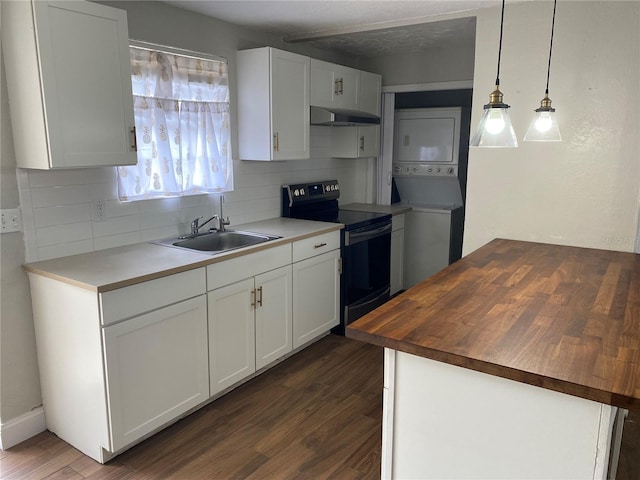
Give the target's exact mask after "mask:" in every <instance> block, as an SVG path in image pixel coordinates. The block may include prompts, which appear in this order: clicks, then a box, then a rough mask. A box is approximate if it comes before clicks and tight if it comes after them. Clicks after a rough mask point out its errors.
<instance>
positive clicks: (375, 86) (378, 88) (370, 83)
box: [359, 72, 382, 117]
mask: <svg viewBox="0 0 640 480" xmlns="http://www.w3.org/2000/svg"><path fill="white" fill-rule="evenodd" d="M359 92H360V111H361V112H363V113H368V114H370V115H375V116H376V117H379V116H380V102H381V101H382V76H381V75H378V74H377V73H370V72H360V90H359Z"/></svg>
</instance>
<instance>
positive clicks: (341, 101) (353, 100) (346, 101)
mask: <svg viewBox="0 0 640 480" xmlns="http://www.w3.org/2000/svg"><path fill="white" fill-rule="evenodd" d="M335 67H336V73H335V76H336V81H337V82H338V95H337V96H336V103H335V105H336V107H337V108H340V109H344V110H359V98H360V71H359V70H356V69H354V68H349V67H344V66H342V65H336V66H335Z"/></svg>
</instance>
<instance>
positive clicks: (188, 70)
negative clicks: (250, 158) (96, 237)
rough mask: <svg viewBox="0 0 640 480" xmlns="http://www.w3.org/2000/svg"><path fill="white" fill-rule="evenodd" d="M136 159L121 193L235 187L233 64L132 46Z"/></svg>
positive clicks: (124, 170)
mask: <svg viewBox="0 0 640 480" xmlns="http://www.w3.org/2000/svg"><path fill="white" fill-rule="evenodd" d="M130 53H131V83H132V87H133V95H134V114H135V125H136V140H137V145H138V164H137V165H135V166H130V167H118V196H119V197H120V200H123V201H130V200H141V199H147V198H157V197H168V196H181V195H194V194H200V193H215V192H225V191H229V190H232V189H233V162H232V158H231V147H230V142H231V137H230V128H229V124H230V122H229V88H228V75H227V64H226V62H225V61H222V60H209V59H201V58H193V57H189V56H181V55H174V54H170V53H165V52H159V51H152V50H148V49H143V48H138V47H131V48H130Z"/></svg>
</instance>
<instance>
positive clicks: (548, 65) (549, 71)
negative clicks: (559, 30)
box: [544, 0, 557, 95]
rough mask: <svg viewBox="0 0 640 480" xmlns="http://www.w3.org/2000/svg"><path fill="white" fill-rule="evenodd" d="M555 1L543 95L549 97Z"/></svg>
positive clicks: (554, 0) (554, 1)
mask: <svg viewBox="0 0 640 480" xmlns="http://www.w3.org/2000/svg"><path fill="white" fill-rule="evenodd" d="M556 1H557V0H553V17H552V20H551V41H550V42H549V63H548V64H547V88H546V89H545V91H544V93H545V95H549V74H550V73H551V50H553V30H554V28H555V25H556Z"/></svg>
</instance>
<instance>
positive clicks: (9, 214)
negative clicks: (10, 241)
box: [0, 208, 22, 233]
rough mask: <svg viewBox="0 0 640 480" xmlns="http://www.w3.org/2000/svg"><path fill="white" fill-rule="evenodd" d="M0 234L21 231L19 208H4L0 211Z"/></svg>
mask: <svg viewBox="0 0 640 480" xmlns="http://www.w3.org/2000/svg"><path fill="white" fill-rule="evenodd" d="M0 216H1V217H2V218H1V223H2V229H1V232H2V233H11V232H19V231H21V230H22V216H21V215H20V208H5V209H3V210H0Z"/></svg>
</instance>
